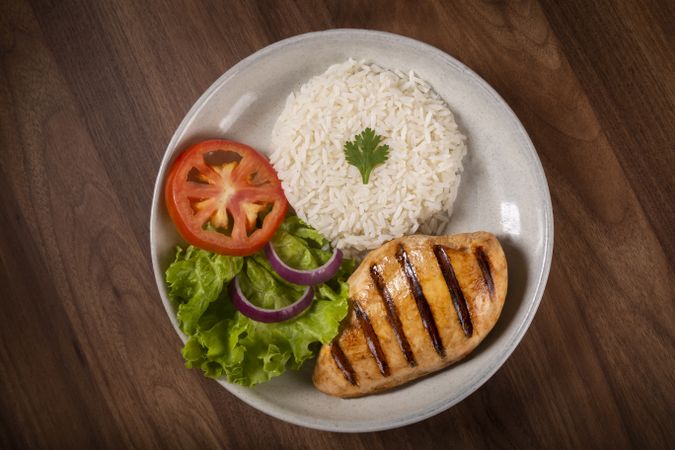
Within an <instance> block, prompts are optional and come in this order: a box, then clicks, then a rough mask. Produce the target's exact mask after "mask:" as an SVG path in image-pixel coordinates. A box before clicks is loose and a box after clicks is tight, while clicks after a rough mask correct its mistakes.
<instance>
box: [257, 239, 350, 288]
mask: <svg viewBox="0 0 675 450" xmlns="http://www.w3.org/2000/svg"><path fill="white" fill-rule="evenodd" d="M265 255H266V256H267V259H268V260H269V262H270V264H271V265H272V268H273V269H274V270H275V271H276V272H277V273H278V274H279V275H281V278H283V279H284V280H286V281H289V282H291V283H293V284H302V285H305V286H315V285H317V284H321V283H323V282H325V281H328V280H330V279H331V278H333V277H334V276H335V274H336V273H337V271H338V269H340V264H341V263H342V251H340V250H338V249H335V250H334V251H333V254H332V255H331V257H330V259H329V260H328V261H326V264H324V265H323V266H321V267H317V268H316V269H311V270H299V269H294V268H293V267H291V266H289V265H288V264H286V263H285V262H283V261H282V260H281V258H280V257H279V255H277V252H276V251H275V250H274V246H273V245H272V243H271V242H268V243H267V244H266V245H265Z"/></svg>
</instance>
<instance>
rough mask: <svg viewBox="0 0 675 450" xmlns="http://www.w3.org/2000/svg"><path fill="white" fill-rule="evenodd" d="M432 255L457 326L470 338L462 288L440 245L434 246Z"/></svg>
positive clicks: (471, 325)
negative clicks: (444, 286) (441, 275)
mask: <svg viewBox="0 0 675 450" xmlns="http://www.w3.org/2000/svg"><path fill="white" fill-rule="evenodd" d="M434 255H436V261H438V266H439V267H440V269H441V273H442V274H443V278H444V279H445V284H446V285H447V286H448V290H449V291H450V297H451V298H452V304H453V305H454V306H455V311H457V317H458V318H459V324H460V325H461V326H462V330H464V335H465V336H466V337H471V335H473V324H472V323H471V314H470V313H469V308H468V307H467V304H466V299H465V298H464V293H463V292H462V288H461V287H460V286H459V281H457V276H456V275H455V270H454V269H453V268H452V263H451V262H450V257H449V256H448V253H447V251H446V250H445V247H443V246H442V245H434Z"/></svg>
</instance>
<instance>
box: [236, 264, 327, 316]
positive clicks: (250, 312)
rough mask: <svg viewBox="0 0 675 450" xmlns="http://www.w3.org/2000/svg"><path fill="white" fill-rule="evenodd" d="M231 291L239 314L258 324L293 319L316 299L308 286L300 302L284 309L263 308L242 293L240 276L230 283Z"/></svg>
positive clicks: (312, 290) (297, 301)
mask: <svg viewBox="0 0 675 450" xmlns="http://www.w3.org/2000/svg"><path fill="white" fill-rule="evenodd" d="M229 290H230V297H231V298H232V303H233V304H234V306H235V308H237V309H238V310H239V312H241V313H242V314H243V315H245V316H246V317H249V318H251V319H253V320H255V321H257V322H264V323H272V322H283V321H284V320H288V319H291V318H293V317H295V316H297V315H298V314H300V313H301V312H303V311H304V310H306V309H307V308H308V307H309V305H311V304H312V300H313V299H314V289H312V287H311V286H307V288H306V289H305V292H304V293H303V294H302V295H301V296H300V298H299V299H298V300H296V301H295V302H294V303H291V304H290V305H288V306H286V307H284V308H281V309H265V308H261V307H259V306H256V305H254V304H253V303H251V302H250V301H249V300H248V299H247V298H246V296H245V295H244V293H243V292H242V291H241V286H240V285H239V275H237V276H236V277H234V280H232V282H231V283H230V288H229Z"/></svg>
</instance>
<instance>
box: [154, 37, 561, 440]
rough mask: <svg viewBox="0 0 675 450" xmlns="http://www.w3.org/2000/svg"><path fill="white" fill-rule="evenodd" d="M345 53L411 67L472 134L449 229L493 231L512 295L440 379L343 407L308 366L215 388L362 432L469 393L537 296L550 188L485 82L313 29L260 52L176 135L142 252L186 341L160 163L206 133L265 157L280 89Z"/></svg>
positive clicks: (416, 54) (435, 409)
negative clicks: (173, 280)
mask: <svg viewBox="0 0 675 450" xmlns="http://www.w3.org/2000/svg"><path fill="white" fill-rule="evenodd" d="M350 57H352V58H355V59H364V60H366V61H368V62H373V63H375V64H378V65H380V66H382V67H385V68H390V69H395V68H398V69H401V70H402V71H403V72H407V71H408V70H414V71H415V73H416V74H417V75H418V76H420V77H421V78H423V79H424V80H426V81H427V82H429V84H431V86H433V88H434V90H435V91H436V92H437V93H438V94H440V95H441V97H443V98H444V99H445V101H446V102H447V103H448V105H449V106H450V109H451V110H452V111H453V113H454V114H455V118H456V120H457V122H458V124H459V126H460V128H461V130H462V131H463V132H464V133H465V134H466V135H467V138H468V154H467V156H466V157H465V158H464V167H465V169H464V174H463V176H462V181H461V185H460V188H459V194H458V198H457V201H456V203H455V207H454V213H453V216H452V219H451V221H450V225H449V229H448V232H449V233H459V232H468V231H476V230H485V231H490V232H492V233H494V234H496V235H497V236H498V238H499V239H500V241H501V243H502V245H503V247H504V250H505V253H506V257H507V261H508V264H509V290H508V295H507V297H506V303H505V305H504V310H503V312H502V315H501V317H500V319H499V321H498V322H497V324H496V325H495V328H494V329H493V330H492V332H491V333H490V334H489V335H488V336H487V337H486V339H485V340H484V341H483V342H482V343H481V345H479V346H478V348H477V349H476V350H475V351H474V352H473V353H472V354H471V355H469V357H467V358H466V359H465V360H463V361H461V362H460V363H458V364H455V365H454V366H451V367H450V368H448V369H445V370H443V371H441V372H439V373H436V374H434V375H431V376H427V377H425V378H423V379H420V380H418V381H416V382H413V383H410V384H408V385H405V386H403V387H400V388H398V389H395V390H392V391H389V392H385V393H382V394H378V395H373V396H368V397H364V398H360V399H350V400H345V399H339V398H333V397H330V396H328V395H325V394H323V393H321V392H319V391H318V390H316V389H315V388H314V387H313V385H312V381H311V371H312V367H313V365H314V364H313V361H310V362H308V363H307V364H305V366H304V367H303V369H302V370H300V371H298V372H295V371H290V372H287V373H285V374H284V375H282V376H280V377H278V378H275V379H273V380H272V381H270V382H268V383H264V384H261V385H258V386H256V387H254V388H245V387H241V386H237V385H233V384H229V383H227V382H226V381H223V380H220V381H218V382H219V383H220V384H221V385H222V386H223V387H225V388H226V389H227V390H228V391H230V392H231V393H232V394H234V395H235V396H236V397H238V398H240V399H241V400H243V401H244V402H246V403H248V404H249V405H251V406H253V407H254V408H257V409H259V410H260V411H263V412H265V413H267V414H269V415H271V416H274V417H277V418H279V419H282V420H285V421H288V422H291V423H294V424H297V425H302V426H306V427H311V428H317V429H322V430H328V431H341V432H363V431H375V430H384V429H389V428H395V427H400V426H403V425H407V424H411V423H414V422H418V421H420V420H423V419H425V418H427V417H430V416H433V415H435V414H438V413H439V412H441V411H444V410H446V409H448V408H450V407H451V406H453V405H455V404H457V403H458V402H460V401H461V400H462V399H464V398H465V397H467V396H468V395H469V394H471V393H472V392H474V391H475V390H476V389H478V388H479V387H480V386H481V385H482V384H483V383H485V382H486V381H487V380H488V379H489V378H490V377H491V376H492V375H493V374H494V373H495V372H496V371H497V369H499V367H500V366H501V365H502V364H503V363H504V361H506V359H507V358H508V357H509V355H511V353H512V352H513V350H514V349H515V348H516V346H517V345H518V343H519V342H520V340H521V339H522V337H523V335H524V334H525V332H526V330H527V328H528V326H529V325H530V322H531V321H532V318H533V317H534V314H535V312H536V310H537V307H538V305H539V302H540V300H541V297H542V294H543V291H544V286H545V284H546V279H547V277H548V272H549V268H550V264H551V253H552V248H553V213H552V209H551V199H550V195H549V191H548V185H547V183H546V178H545V176H544V171H543V169H542V167H541V162H540V161H539V159H538V157H537V153H536V151H535V149H534V146H533V145H532V142H531V141H530V138H529V137H528V135H527V133H526V132H525V129H524V128H523V126H522V125H521V123H520V122H519V121H518V118H517V117H516V115H515V114H514V113H513V111H512V110H511V109H510V108H509V106H508V105H507V104H506V102H504V100H503V99H502V98H501V97H500V96H499V94H497V92H495V90H494V89H492V88H491V87H490V86H489V85H488V84H487V83H486V82H485V81H484V80H483V79H481V78H480V77H479V76H478V75H476V74H475V73H474V72H473V71H471V70H470V69H469V68H467V67H466V66H465V65H463V64H462V63H460V62H459V61H457V60H456V59H454V58H452V57H451V56H449V55H447V54H446V53H444V52H442V51H440V50H438V49H436V48H434V47H431V46H429V45H427V44H424V43H421V42H419V41H416V40H413V39H410V38H406V37H403V36H398V35H394V34H389V33H384V32H377V31H367V30H350V29H338V30H330V31H321V32H316V33H308V34H303V35H299V36H295V37H292V38H289V39H286V40H283V41H280V42H277V43H275V44H272V45H270V46H268V47H265V48H264V49H262V50H260V51H258V52H256V53H254V54H253V55H251V56H249V57H248V58H246V59H244V60H242V61H241V62H239V63H238V64H237V65H235V66H234V67H232V68H231V69H230V70H228V71H227V72H225V74H223V75H222V76H221V77H220V78H219V79H218V80H217V81H216V82H215V83H214V84H213V85H212V86H211V87H210V88H209V89H208V90H207V91H206V92H205V93H204V94H203V95H202V96H201V97H200V98H199V100H197V102H196V103H195V104H194V106H193V107H192V109H190V111H189V112H188V114H187V116H185V118H184V119H183V121H182V123H181V124H180V126H179V127H178V129H177V130H176V132H175V133H174V135H173V138H172V139H171V142H170V143H169V146H168V148H167V150H166V154H165V155H164V158H163V160H162V164H161V168H160V170H159V175H158V176H157V181H156V185H155V191H154V196H153V200H152V213H151V218H150V245H151V253H152V263H153V268H154V272H155V278H156V281H157V286H158V288H159V292H160V295H161V298H162V301H163V303H164V307H165V309H166V312H167V314H168V316H169V319H170V320H171V322H172V324H173V326H174V328H175V329H176V332H177V333H178V334H179V336H180V337H181V339H183V341H185V339H186V336H185V335H183V334H182V333H181V332H180V330H179V328H178V323H177V322H176V318H175V312H174V310H173V307H172V306H171V303H170V302H169V300H168V298H167V292H166V287H165V285H164V281H163V272H164V270H165V269H166V267H167V266H168V265H169V264H170V262H171V260H172V257H173V252H174V248H175V245H176V244H178V243H179V242H181V239H180V237H179V236H178V234H177V233H176V231H175V229H174V226H173V224H172V223H171V220H170V219H169V216H168V214H167V212H166V209H165V207H164V202H163V196H162V186H163V184H164V177H165V174H166V171H167V168H168V167H169V166H170V164H171V162H172V160H173V159H174V157H175V156H176V155H177V154H178V153H179V152H180V151H182V150H183V149H185V148H186V147H187V146H188V145H190V144H192V143H195V142H197V141H200V140H202V139H207V138H213V137H225V138H228V139H233V140H235V141H241V142H245V143H247V144H249V145H251V146H253V147H254V148H256V149H258V150H259V151H262V152H264V153H267V154H269V153H270V150H271V149H270V135H271V132H272V128H273V126H274V123H275V121H276V118H277V116H278V115H279V114H280V113H281V110H282V108H283V106H284V103H285V100H286V97H287V96H288V94H289V93H290V92H291V91H292V90H294V89H296V88H298V87H299V86H300V85H301V84H302V83H304V82H306V81H307V80H308V79H309V78H310V77H312V76H314V75H318V74H320V73H322V72H324V71H325V70H326V68H327V67H328V66H330V65H331V64H335V63H338V62H342V61H344V60H346V59H348V58H350ZM176 351H179V349H178V348H176Z"/></svg>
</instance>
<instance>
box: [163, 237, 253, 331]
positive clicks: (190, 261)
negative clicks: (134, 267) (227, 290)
mask: <svg viewBox="0 0 675 450" xmlns="http://www.w3.org/2000/svg"><path fill="white" fill-rule="evenodd" d="M242 265H243V258H240V257H236V256H225V255H216V254H214V253H210V252H207V251H206V250H202V249H199V248H197V247H193V246H189V247H187V249H186V250H183V249H181V248H180V247H178V248H177V249H176V258H175V260H174V262H173V263H172V264H171V265H170V266H169V268H168V269H167V271H166V282H167V285H168V286H169V297H170V298H171V299H172V300H173V301H174V302H176V303H178V313H177V317H178V322H179V323H180V327H181V330H183V332H184V333H186V334H192V333H194V332H195V331H196V329H197V322H198V321H199V319H200V318H201V317H202V315H203V314H204V312H205V311H206V309H207V308H208V306H209V304H210V303H211V302H213V301H214V300H215V299H217V298H218V296H219V295H220V292H221V291H222V289H223V286H224V284H225V283H228V282H229V281H230V280H232V279H233V278H234V277H235V275H237V273H239V272H240V271H241V268H242Z"/></svg>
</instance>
